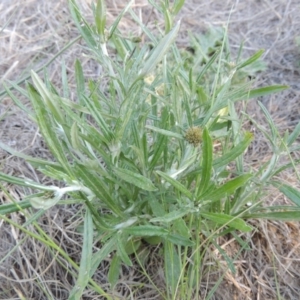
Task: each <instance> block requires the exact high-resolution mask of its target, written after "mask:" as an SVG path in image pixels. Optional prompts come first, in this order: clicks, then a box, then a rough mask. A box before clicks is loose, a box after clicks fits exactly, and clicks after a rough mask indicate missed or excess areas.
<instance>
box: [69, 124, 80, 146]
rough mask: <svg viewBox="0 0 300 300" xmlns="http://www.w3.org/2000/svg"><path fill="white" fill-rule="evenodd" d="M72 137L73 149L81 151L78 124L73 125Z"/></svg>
mask: <svg viewBox="0 0 300 300" xmlns="http://www.w3.org/2000/svg"><path fill="white" fill-rule="evenodd" d="M70 136H71V144H72V147H73V148H74V149H75V150H80V149H81V142H80V139H79V132H78V127H77V124H76V123H75V122H74V123H73V125H72V127H71V131H70Z"/></svg>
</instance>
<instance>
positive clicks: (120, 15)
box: [103, 0, 134, 38]
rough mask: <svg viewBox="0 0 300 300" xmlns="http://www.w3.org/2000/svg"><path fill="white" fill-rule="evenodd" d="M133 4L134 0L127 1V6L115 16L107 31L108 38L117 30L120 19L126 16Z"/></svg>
mask: <svg viewBox="0 0 300 300" xmlns="http://www.w3.org/2000/svg"><path fill="white" fill-rule="evenodd" d="M103 1H104V0H103ZM133 2H134V0H131V1H129V2H128V4H127V5H126V6H125V7H124V9H123V10H122V11H121V13H120V14H119V15H118V16H117V18H116V20H115V21H114V22H113V24H112V26H111V27H110V29H109V38H110V37H111V36H112V35H113V34H114V32H115V30H116V29H117V27H118V25H119V23H120V21H121V19H122V18H123V16H124V15H125V14H126V12H127V11H128V10H129V8H130V7H131V5H132V3H133Z"/></svg>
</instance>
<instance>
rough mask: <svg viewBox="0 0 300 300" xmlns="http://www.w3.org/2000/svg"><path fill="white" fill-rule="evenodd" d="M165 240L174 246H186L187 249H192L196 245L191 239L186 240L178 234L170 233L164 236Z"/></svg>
mask: <svg viewBox="0 0 300 300" xmlns="http://www.w3.org/2000/svg"><path fill="white" fill-rule="evenodd" d="M163 238H164V239H165V240H166V241H169V242H171V243H172V244H174V245H179V246H185V247H191V246H193V245H194V242H192V241H191V240H190V239H189V238H186V237H184V236H182V235H179V234H177V233H170V234H168V235H166V236H164V237H163Z"/></svg>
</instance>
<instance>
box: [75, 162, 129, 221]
mask: <svg viewBox="0 0 300 300" xmlns="http://www.w3.org/2000/svg"><path fill="white" fill-rule="evenodd" d="M75 170H76V171H77V180H81V181H82V182H83V184H84V185H85V186H87V187H88V188H89V189H90V190H91V191H93V193H94V194H95V195H96V196H97V197H98V199H99V200H100V201H102V202H103V203H104V204H105V205H106V206H107V208H109V209H110V210H111V211H112V212H113V213H115V214H116V215H118V216H122V215H123V212H122V211H121V209H120V207H119V206H118V202H117V201H116V199H113V197H112V195H111V193H110V191H109V190H108V188H107V186H106V185H105V182H103V178H99V177H98V176H97V175H96V174H95V173H94V172H92V171H91V170H89V169H87V168H86V166H84V165H79V164H77V165H76V166H75Z"/></svg>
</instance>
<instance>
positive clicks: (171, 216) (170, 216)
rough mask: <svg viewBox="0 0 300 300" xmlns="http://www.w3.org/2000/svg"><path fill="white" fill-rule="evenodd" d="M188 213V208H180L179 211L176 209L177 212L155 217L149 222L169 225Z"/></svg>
mask: <svg viewBox="0 0 300 300" xmlns="http://www.w3.org/2000/svg"><path fill="white" fill-rule="evenodd" d="M189 212H190V209H189V208H181V209H178V210H174V211H171V212H170V213H168V214H166V215H164V216H161V217H157V218H152V219H151V220H150V222H153V223H155V222H163V223H170V222H172V221H174V220H177V219H179V218H182V217H183V216H185V215H186V214H188V213H189Z"/></svg>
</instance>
